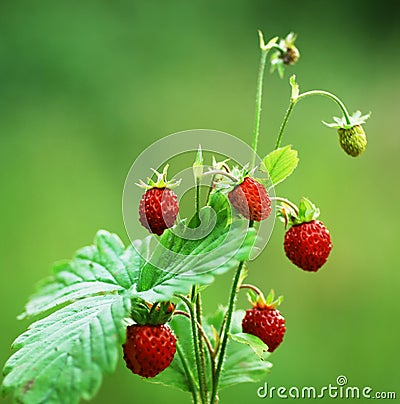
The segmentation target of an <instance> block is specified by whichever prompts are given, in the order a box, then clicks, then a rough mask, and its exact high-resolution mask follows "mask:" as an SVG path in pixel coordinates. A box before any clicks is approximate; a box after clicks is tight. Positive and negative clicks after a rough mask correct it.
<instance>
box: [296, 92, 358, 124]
mask: <svg viewBox="0 0 400 404" xmlns="http://www.w3.org/2000/svg"><path fill="white" fill-rule="evenodd" d="M310 95H323V96H325V97H328V98H330V99H331V100H333V101H334V102H336V104H337V105H338V106H339V108H340V109H341V111H342V112H343V115H344V117H345V119H346V123H347V124H348V125H350V124H351V123H350V114H349V112H348V111H347V108H346V106H345V105H344V104H343V102H342V101H341V100H340V99H339V98H338V97H336V95H335V94H332V93H329V92H328V91H324V90H311V91H307V92H305V93H303V94H300V95H299V96H298V97H297V99H296V102H298V101H300V100H301V99H303V98H306V97H309V96H310Z"/></svg>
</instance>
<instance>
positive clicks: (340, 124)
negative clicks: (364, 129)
mask: <svg viewBox="0 0 400 404" xmlns="http://www.w3.org/2000/svg"><path fill="white" fill-rule="evenodd" d="M370 116H371V113H368V114H365V115H361V111H356V112H354V114H353V115H351V116H350V123H348V122H347V120H346V118H345V117H344V116H343V117H341V118H339V117H337V116H334V117H333V120H334V121H335V122H332V123H327V122H325V121H322V123H323V124H324V125H326V126H328V127H329V128H336V129H340V128H342V129H350V128H352V127H354V126H356V125H362V124H364V123H365V122H366V121H367V119H368V118H369V117H370Z"/></svg>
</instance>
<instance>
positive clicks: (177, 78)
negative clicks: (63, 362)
mask: <svg viewBox="0 0 400 404" xmlns="http://www.w3.org/2000/svg"><path fill="white" fill-rule="evenodd" d="M258 28H262V29H263V30H264V32H265V35H266V37H272V36H274V35H280V36H283V35H285V34H287V33H288V32H289V31H290V30H293V31H295V32H297V33H298V35H299V38H298V42H297V44H298V46H299V48H300V50H301V53H302V57H301V59H300V60H299V62H298V64H297V65H296V66H295V67H293V68H290V69H288V71H287V73H286V76H285V79H284V80H279V79H278V77H277V75H273V76H267V80H266V98H265V102H264V106H263V107H264V115H263V122H262V128H261V129H262V138H261V141H260V150H261V152H262V153H266V152H267V151H268V150H269V149H270V148H271V147H272V146H273V144H274V140H275V136H276V134H277V131H278V128H279V125H280V122H281V119H282V117H283V114H284V111H285V108H286V106H287V103H288V97H289V86H288V77H289V75H290V74H291V73H294V72H295V73H296V74H297V78H298V81H299V83H300V85H301V88H302V89H303V90H308V89H314V88H321V89H326V90H329V91H332V92H334V93H335V94H337V95H338V96H340V97H342V98H343V99H344V101H345V102H346V104H347V106H348V108H349V110H350V111H354V110H356V109H361V111H363V112H368V111H372V112H373V115H372V118H371V120H370V121H369V122H368V123H367V125H366V126H365V129H366V131H367V134H368V141H369V144H368V149H367V151H366V153H365V154H364V155H363V156H362V157H361V158H359V159H357V160H356V159H353V158H350V157H348V156H346V155H345V154H344V153H343V152H342V151H341V149H340V148H339V145H338V142H337V138H336V133H335V131H334V130H330V129H328V128H326V127H324V126H323V125H322V124H321V120H322V119H324V120H330V118H331V117H332V115H334V114H336V115H337V114H339V111H338V110H337V108H336V107H335V105H334V104H332V103H331V102H330V101H329V100H326V99H321V98H314V99H310V100H308V101H305V102H302V103H300V104H299V106H298V107H297V108H296V110H295V112H294V114H293V116H292V120H291V121H290V123H289V126H288V130H287V132H286V136H285V138H284V143H285V144H287V143H292V144H294V147H295V148H297V149H298V150H299V154H300V158H301V164H300V166H299V167H298V169H297V170H296V172H295V175H293V176H292V177H291V178H290V179H289V180H288V181H287V182H286V183H285V184H283V185H282V186H280V187H279V188H278V193H279V194H281V195H285V196H287V197H290V198H292V199H293V200H298V199H299V198H300V197H301V196H302V195H306V196H309V197H311V198H312V199H313V200H314V201H315V202H316V203H317V204H318V205H319V206H320V208H321V210H322V216H321V217H322V219H323V220H324V222H325V223H326V225H327V226H328V227H329V228H330V230H331V234H332V238H333V243H334V249H333V251H332V254H331V257H330V259H329V261H328V264H327V265H326V266H325V267H324V268H323V269H321V271H320V272H319V273H317V274H308V273H303V272H302V271H300V270H299V269H297V268H295V267H294V266H292V265H291V263H290V262H289V261H288V260H287V259H286V257H285V256H284V253H283V247H282V240H283V234H284V230H283V228H282V226H281V225H280V224H278V225H277V226H276V228H275V231H274V234H273V236H272V238H271V241H270V243H269V244H268V246H267V248H266V250H265V251H264V252H263V254H262V256H261V258H260V259H258V260H257V261H256V262H254V263H252V264H251V265H250V275H249V281H250V282H252V283H256V284H258V285H259V286H260V287H261V288H263V289H264V290H267V289H269V288H270V287H273V288H274V289H275V290H276V291H277V293H279V294H284V296H285V302H284V305H283V306H282V310H281V311H282V312H283V313H284V314H285V316H286V318H287V327H288V330H287V334H286V337H285V340H284V343H283V345H282V346H281V348H280V349H278V350H277V351H276V352H275V353H274V354H273V356H272V357H271V360H272V362H273V363H274V367H273V371H272V373H271V375H270V377H269V379H268V382H269V383H270V385H273V386H281V385H283V386H287V387H290V386H300V387H301V386H304V385H314V386H325V385H328V384H329V383H335V380H336V377H337V376H339V375H341V374H343V375H345V376H346V377H347V378H348V380H349V385H354V386H361V387H362V386H367V385H368V386H371V387H372V388H373V389H374V390H377V391H397V393H398V396H400V384H399V381H400V377H399V376H400V370H399V365H398V362H399V359H400V355H399V351H398V342H399V340H400V325H399V308H400V303H399V299H398V290H399V281H400V274H399V269H400V268H399V259H398V254H399V253H398V251H399V250H398V248H399V241H400V239H399V231H398V225H399V219H398V215H397V206H398V198H399V196H400V190H399V182H398V172H399V169H398V160H399V157H398V156H399V153H400V136H399V134H398V128H397V126H398V123H397V121H396V119H397V118H398V114H399V110H400V100H399V97H398V90H399V88H400V87H399V84H400V79H399V74H398V70H399V61H400V56H399V52H398V43H399V40H400V3H399V2H398V1H394V0H393V1H387V0H382V1H379V2H377V1H372V0H371V1H366V0H364V1H361V0H353V1H345V0H336V1H312V0H306V1H301V2H300V1H299V2H296V1H276V2H272V1H261V0H257V1H249V0H231V1H219V2H213V1H210V0H208V1H197V0H196V1H190V2H185V1H178V0H171V1H168V2H162V1H158V2H155V1H149V2H144V1H143V2H142V1H127V0H116V1H113V2H110V1H85V2H78V1H66V0H61V1H57V2H54V1H49V0H42V1H40V2H39V1H26V2H25V1H11V0H2V1H1V3H0V38H1V39H0V165H1V169H0V184H1V198H0V212H1V236H0V237H1V242H0V269H1V282H0V288H1V289H0V299H1V301H0V307H1V310H2V327H1V329H2V332H1V344H0V362H1V364H3V363H4V362H5V360H6V359H7V357H8V356H9V355H10V353H11V351H10V345H11V342H12V341H13V339H14V338H15V337H16V336H17V335H18V334H19V333H20V332H22V331H23V330H24V329H25V328H26V327H27V325H28V323H27V322H18V321H17V320H16V316H17V314H19V313H20V312H21V311H22V308H23V305H24V303H25V302H26V299H27V297H28V295H29V294H30V293H31V292H32V291H33V288H34V285H35V283H36V282H37V281H38V280H39V279H41V278H43V277H45V276H47V275H48V273H49V269H50V265H51V263H52V262H53V261H55V260H58V259H61V258H68V257H70V256H71V255H72V254H73V252H74V251H75V250H76V249H77V248H79V247H81V246H83V245H87V244H89V243H90V242H91V241H92V239H93V237H94V234H95V233H96V231H97V230H98V229H99V228H105V229H108V230H110V231H113V232H116V233H118V234H120V235H121V237H122V239H123V240H124V241H125V242H127V241H128V238H127V236H126V233H125V230H124V225H123V220H122V215H121V195H122V188H123V184H124V180H125V177H126V174H127V172H128V170H129V167H130V165H131V164H132V163H133V161H134V160H135V158H136V157H137V156H138V154H139V153H140V152H141V151H142V150H143V149H144V148H145V147H146V146H148V145H150V144H151V143H152V142H154V141H155V140H157V139H160V138H162V137H163V136H166V135H168V134H170V133H173V132H176V131H180V130H185V129H193V128H210V129H217V130H221V131H225V132H228V133H231V134H233V135H236V136H238V137H240V138H242V139H244V140H246V141H250V138H251V131H252V125H253V114H254V111H253V110H254V95H255V81H256V73H257V65H258V57H259V54H258V43H257V41H258V38H257V29H258ZM132 209H136V207H132ZM230 276H231V274H229V275H228V276H224V277H221V278H220V279H218V281H217V283H216V285H215V286H213V287H212V288H210V289H209V290H208V292H207V294H206V299H205V302H206V310H207V311H212V310H214V309H215V308H216V306H217V305H218V304H219V303H220V302H224V301H225V299H226V295H227V293H226V290H227V285H228V284H230ZM239 305H240V306H241V307H243V308H246V307H247V303H246V299H245V297H244V296H241V298H240V300H239ZM257 387H258V385H253V384H247V385H246V384H245V385H238V386H236V387H234V388H231V389H230V390H226V391H223V392H222V393H221V401H222V403H238V402H243V401H246V402H247V403H256V402H259V400H260V399H259V398H257V396H256V390H257ZM189 399H190V397H189V395H186V394H184V393H181V392H179V391H175V390H171V389H167V388H165V387H162V386H157V385H153V384H149V383H146V382H145V381H144V380H141V379H140V378H139V377H136V376H134V375H132V374H130V372H129V371H128V370H127V369H126V368H125V366H124V363H123V361H122V359H121V361H120V363H119V365H118V370H117V372H116V373H115V374H114V375H112V376H109V377H106V378H105V380H104V384H103V386H102V388H101V390H100V392H99V394H98V396H97V397H96V398H95V399H94V400H93V401H94V402H96V403H109V402H114V403H129V402H138V403H147V402H149V403H152V402H158V401H162V402H164V403H186V402H188V401H189ZM275 400H277V399H275ZM10 401H11V400H10V398H8V399H7V400H6V402H10Z"/></svg>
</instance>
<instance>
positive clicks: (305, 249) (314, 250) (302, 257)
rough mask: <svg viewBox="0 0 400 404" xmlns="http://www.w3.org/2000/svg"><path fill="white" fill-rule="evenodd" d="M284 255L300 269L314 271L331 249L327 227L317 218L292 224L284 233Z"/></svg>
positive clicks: (326, 257) (324, 260)
mask: <svg viewBox="0 0 400 404" xmlns="http://www.w3.org/2000/svg"><path fill="white" fill-rule="evenodd" d="M284 247H285V253H286V256H287V257H288V258H289V259H290V261H292V262H293V264H295V265H297V266H298V267H300V268H301V269H304V270H305V271H312V272H316V271H317V270H318V269H319V268H321V266H322V265H324V264H325V262H326V260H327V259H328V256H329V253H330V252H331V249H332V242H331V237H330V235H329V231H328V229H327V228H326V227H325V226H324V225H323V223H322V222H320V221H319V220H312V221H310V222H304V223H301V224H296V225H294V226H292V227H291V228H290V229H289V230H288V231H287V232H286V234H285V241H284Z"/></svg>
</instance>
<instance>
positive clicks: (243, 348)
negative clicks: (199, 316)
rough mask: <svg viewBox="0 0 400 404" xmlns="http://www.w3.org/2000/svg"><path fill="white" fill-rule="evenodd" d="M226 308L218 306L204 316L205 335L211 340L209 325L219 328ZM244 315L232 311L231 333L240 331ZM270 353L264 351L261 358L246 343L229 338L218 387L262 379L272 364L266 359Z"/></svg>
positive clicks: (235, 333)
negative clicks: (210, 315) (209, 314)
mask: <svg viewBox="0 0 400 404" xmlns="http://www.w3.org/2000/svg"><path fill="white" fill-rule="evenodd" d="M225 311H226V308H225V307H220V308H219V309H218V311H217V312H216V313H215V314H214V315H213V316H212V317H207V318H206V323H205V328H206V332H207V335H209V336H210V339H211V341H212V342H214V339H213V334H212V330H211V325H213V326H214V327H215V328H217V329H219V328H220V326H221V324H222V321H223V318H224V315H225ZM244 315H245V312H244V311H243V310H237V311H235V312H234V313H233V317H232V326H231V330H230V332H231V334H232V335H238V334H240V333H241V332H242V319H243V317H244ZM269 355H270V353H268V352H264V353H263V355H262V356H263V359H264V360H260V357H259V356H258V355H257V354H256V353H255V352H254V350H253V349H252V348H250V346H248V345H247V344H243V343H239V342H237V341H234V340H232V338H230V339H229V340H228V348H227V353H226V359H225V362H224V366H223V371H222V374H221V379H220V389H223V388H226V387H229V386H233V385H236V384H238V383H250V382H251V383H253V382H257V381H260V380H264V379H265V378H266V376H267V375H268V373H269V372H270V369H271V367H272V364H271V363H270V362H268V361H266V359H267V358H268V356H269Z"/></svg>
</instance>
